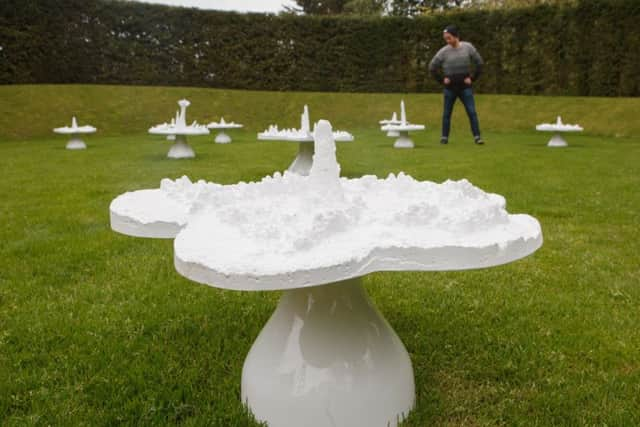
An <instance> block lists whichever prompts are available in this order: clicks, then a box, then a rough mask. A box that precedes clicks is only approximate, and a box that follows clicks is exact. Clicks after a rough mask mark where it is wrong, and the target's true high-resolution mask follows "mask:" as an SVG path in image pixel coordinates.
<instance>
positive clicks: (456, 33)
mask: <svg viewBox="0 0 640 427" xmlns="http://www.w3.org/2000/svg"><path fill="white" fill-rule="evenodd" d="M444 32H445V33H449V34H451V35H452V36H453V37H455V38H460V31H459V30H458V27H456V26H455V25H447V27H446V28H445V29H444Z"/></svg>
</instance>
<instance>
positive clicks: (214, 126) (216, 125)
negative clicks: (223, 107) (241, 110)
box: [207, 117, 243, 144]
mask: <svg viewBox="0 0 640 427" xmlns="http://www.w3.org/2000/svg"><path fill="white" fill-rule="evenodd" d="M242 127H243V125H241V124H238V123H234V122H231V123H227V122H225V121H224V117H221V118H220V121H219V122H211V123H209V124H208V125H207V128H209V129H211V130H219V131H220V132H219V133H218V135H216V138H215V142H216V143H217V144H229V143H230V142H231V137H230V136H229V135H227V133H226V132H225V130H229V129H240V128H242Z"/></svg>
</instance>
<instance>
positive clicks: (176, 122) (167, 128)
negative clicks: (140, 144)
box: [149, 99, 209, 136]
mask: <svg viewBox="0 0 640 427" xmlns="http://www.w3.org/2000/svg"><path fill="white" fill-rule="evenodd" d="M178 105H179V106H180V110H179V111H178V112H177V113H176V117H175V118H174V119H172V120H171V122H170V123H163V124H160V125H157V126H153V127H151V128H150V129H149V133H150V134H152V135H167V136H170V135H185V136H188V135H208V134H209V129H207V127H206V126H204V125H199V124H198V123H197V122H193V123H192V124H191V125H189V126H187V108H188V107H189V105H191V103H190V102H189V101H187V100H186V99H182V100H180V101H178Z"/></svg>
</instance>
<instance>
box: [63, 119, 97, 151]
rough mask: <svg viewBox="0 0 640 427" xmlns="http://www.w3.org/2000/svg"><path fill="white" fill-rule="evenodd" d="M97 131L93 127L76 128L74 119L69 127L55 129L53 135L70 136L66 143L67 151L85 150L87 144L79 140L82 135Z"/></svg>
mask: <svg viewBox="0 0 640 427" xmlns="http://www.w3.org/2000/svg"><path fill="white" fill-rule="evenodd" d="M96 131H97V129H96V128H94V127H93V126H88V125H87V126H78V121H77V120H76V118H75V117H73V118H72V119H71V126H65V127H61V128H55V129H54V130H53V132H54V133H57V134H60V135H70V139H69V141H68V142H67V150H85V149H86V148H87V144H85V143H84V141H83V140H82V139H81V138H80V135H82V134H89V133H95V132H96Z"/></svg>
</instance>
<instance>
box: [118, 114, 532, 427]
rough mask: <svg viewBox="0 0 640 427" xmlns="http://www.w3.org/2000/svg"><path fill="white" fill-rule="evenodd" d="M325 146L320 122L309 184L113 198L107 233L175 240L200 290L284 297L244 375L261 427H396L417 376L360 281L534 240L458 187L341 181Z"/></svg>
mask: <svg viewBox="0 0 640 427" xmlns="http://www.w3.org/2000/svg"><path fill="white" fill-rule="evenodd" d="M333 135H334V134H333V132H332V128H331V124H330V123H329V122H327V121H320V122H318V125H317V126H316V129H315V132H314V136H315V142H314V144H315V146H316V149H315V154H314V156H313V165H312V167H311V170H310V175H309V176H301V175H299V174H294V173H289V172H285V173H284V175H282V174H280V173H276V174H274V175H273V176H267V177H265V178H263V179H262V181H260V182H252V183H238V184H235V185H219V184H215V183H206V182H203V181H199V182H197V183H192V182H191V181H189V180H188V179H187V178H182V179H179V180H177V181H170V180H163V182H162V184H161V188H160V189H155V190H142V191H136V192H133V193H126V194H123V195H121V196H119V197H118V198H116V199H115V200H114V201H113V202H112V204H111V207H110V211H111V227H112V228H113V229H114V230H115V231H118V232H121V233H124V234H128V235H134V236H145V237H168V238H175V241H174V245H173V247H174V257H173V263H174V265H175V268H176V270H177V271H178V273H180V274H181V275H183V276H184V277H186V278H188V279H190V280H193V281H195V282H198V283H202V284H206V285H209V286H215V287H218V288H223V289H232V290H245V291H267V290H279V291H283V295H282V298H281V300H280V303H279V304H278V307H277V308H276V311H275V313H274V314H273V316H271V318H270V319H269V321H268V322H267V324H266V325H265V327H264V329H263V330H262V332H261V333H260V335H259V336H258V338H257V339H256V341H255V343H254V344H253V346H252V348H251V351H250V352H249V354H248V355H247V358H246V360H245V363H244V367H243V370H242V390H241V398H242V402H243V403H246V404H247V405H248V407H249V409H250V410H251V412H252V413H253V414H254V415H255V417H256V418H257V419H258V420H259V421H262V422H266V423H267V424H268V425H270V426H278V427H300V426H305V427H324V426H326V425H336V426H349V427H371V426H390V427H396V426H397V424H398V422H400V421H401V420H402V419H403V418H405V417H406V416H407V415H408V413H409V412H410V411H411V409H412V408H413V406H414V403H415V385H414V376H413V368H412V366H411V360H410V358H409V355H408V353H407V351H406V349H405V347H404V345H403V344H402V341H401V340H400V338H399V337H398V335H397V334H396V333H395V332H394V330H393V329H392V328H391V326H390V325H389V323H388V322H387V321H386V320H385V319H384V318H383V317H382V315H381V314H380V312H379V311H378V310H377V309H376V308H375V306H374V304H373V303H372V302H371V300H370V299H369V297H368V296H367V293H366V291H365V289H364V288H363V286H362V282H361V277H363V276H366V275H367V274H369V273H372V272H376V271H450V270H467V269H474V268H486V267H492V266H496V265H500V264H506V263H509V262H512V261H515V260H517V259H520V258H523V257H525V256H527V255H529V254H531V253H533V252H535V251H536V250H537V249H538V248H539V247H540V246H541V245H542V231H541V228H540V224H539V223H538V221H537V220H536V219H535V218H533V217H531V216H528V215H512V214H509V213H508V212H507V211H506V208H505V206H506V202H505V199H504V198H503V197H502V196H499V195H497V194H490V193H485V192H484V191H482V190H480V189H479V188H477V187H474V186H473V185H472V184H471V183H469V182H468V181H466V180H461V181H446V182H444V183H442V184H436V183H433V182H428V181H425V182H420V181H416V180H415V179H413V178H411V177H410V176H407V175H405V174H403V173H400V174H398V175H393V174H391V175H389V176H388V177H387V178H385V179H380V178H378V177H375V176H364V177H362V178H357V179H347V178H341V177H340V165H339V164H338V162H337V160H336V153H335V152H336V149H335V140H334V137H333Z"/></svg>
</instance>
